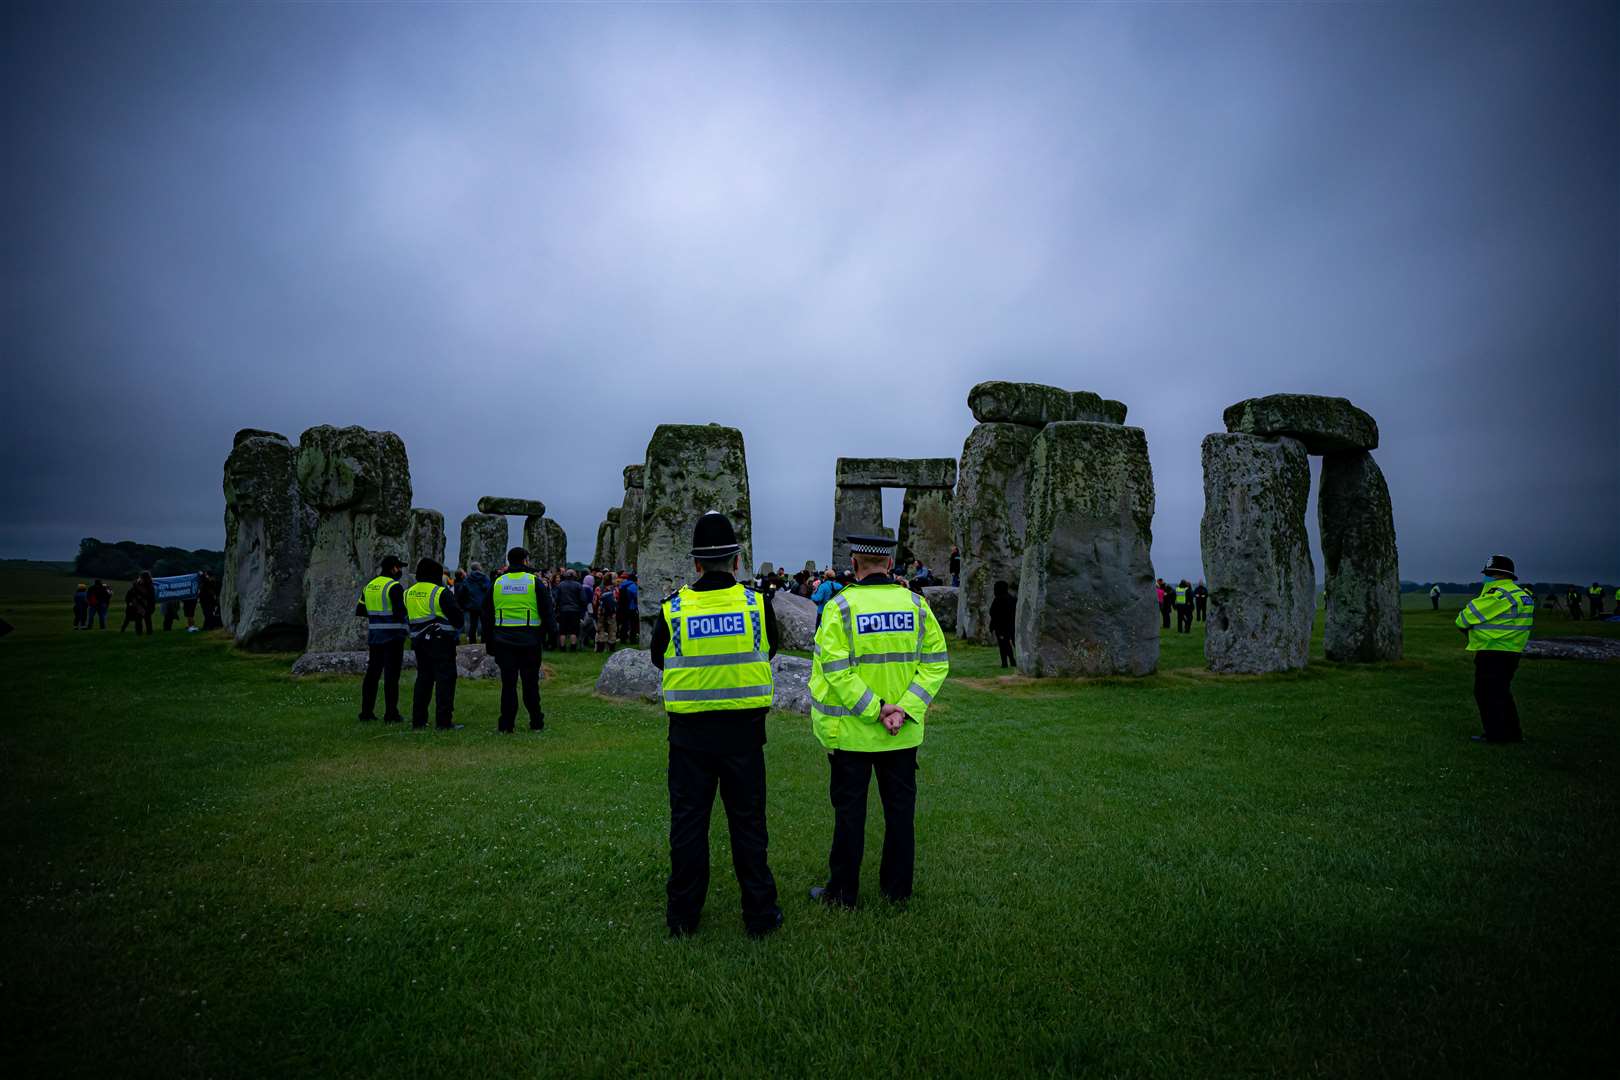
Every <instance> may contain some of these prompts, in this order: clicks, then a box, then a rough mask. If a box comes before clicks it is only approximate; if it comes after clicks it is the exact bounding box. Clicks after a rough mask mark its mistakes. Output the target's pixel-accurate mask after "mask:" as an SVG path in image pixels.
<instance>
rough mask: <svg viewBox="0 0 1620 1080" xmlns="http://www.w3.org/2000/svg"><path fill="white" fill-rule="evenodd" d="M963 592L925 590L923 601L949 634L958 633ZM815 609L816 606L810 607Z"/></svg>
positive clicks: (935, 587) (943, 587) (936, 587)
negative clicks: (958, 610)
mask: <svg viewBox="0 0 1620 1080" xmlns="http://www.w3.org/2000/svg"><path fill="white" fill-rule="evenodd" d="M961 591H962V590H960V589H957V588H953V587H952V586H950V585H929V586H926V587H924V589H923V599H924V600H927V601H928V606H929V607H930V608H932V609H933V611H934V618H936V619H938V620H939V628H940V629H941V630H943V631H945V633H947V634H954V633H956V611H957V604H958V602H959V600H960V595H959V594H960V593H961ZM810 606H811V607H815V605H814V604H811V605H810Z"/></svg>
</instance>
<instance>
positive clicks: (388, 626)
mask: <svg viewBox="0 0 1620 1080" xmlns="http://www.w3.org/2000/svg"><path fill="white" fill-rule="evenodd" d="M366 625H368V626H370V627H371V629H373V630H407V629H409V627H408V626H407V625H406V624H405V623H402V622H374V623H367V624H366Z"/></svg>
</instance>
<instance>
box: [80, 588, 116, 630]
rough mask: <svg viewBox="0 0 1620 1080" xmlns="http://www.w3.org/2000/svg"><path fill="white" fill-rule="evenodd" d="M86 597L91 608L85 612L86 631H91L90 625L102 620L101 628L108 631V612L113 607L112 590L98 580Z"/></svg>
mask: <svg viewBox="0 0 1620 1080" xmlns="http://www.w3.org/2000/svg"><path fill="white" fill-rule="evenodd" d="M86 595H87V596H88V599H89V604H90V606H89V608H88V609H87V610H86V612H85V616H84V628H85V629H86V630H88V629H90V624H91V623H92V622H94V621H95V620H97V619H100V620H101V628H102V629H103V630H105V629H107V611H108V609H110V608H111V607H112V590H111V589H109V588H108V587H107V583H106V582H104V581H102V580H101V579H100V578H96V580H95V581H93V582H92V583H91V584H90V588H89V590H88V592H87V594H86Z"/></svg>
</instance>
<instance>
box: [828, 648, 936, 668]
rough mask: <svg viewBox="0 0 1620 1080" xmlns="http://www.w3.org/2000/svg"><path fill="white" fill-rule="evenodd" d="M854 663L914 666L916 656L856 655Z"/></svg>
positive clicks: (890, 654) (902, 653) (896, 653)
mask: <svg viewBox="0 0 1620 1080" xmlns="http://www.w3.org/2000/svg"><path fill="white" fill-rule="evenodd" d="M855 662H856V663H857V664H914V663H916V662H917V654H916V653H909V652H875V653H866V654H864V655H857V656H856V657H855ZM822 670H823V671H825V670H826V668H825V667H823V668H822Z"/></svg>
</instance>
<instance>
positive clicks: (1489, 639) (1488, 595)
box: [1457, 578, 1536, 652]
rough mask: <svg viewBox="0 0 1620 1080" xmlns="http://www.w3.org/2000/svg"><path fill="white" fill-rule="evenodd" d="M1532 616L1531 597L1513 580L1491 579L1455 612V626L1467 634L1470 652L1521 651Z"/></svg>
mask: <svg viewBox="0 0 1620 1080" xmlns="http://www.w3.org/2000/svg"><path fill="white" fill-rule="evenodd" d="M1535 616H1536V598H1535V597H1534V596H1531V595H1530V593H1529V592H1528V591H1526V590H1525V589H1524V588H1522V587H1521V586H1520V585H1519V583H1518V582H1516V581H1508V580H1507V579H1505V578H1492V579H1491V580H1490V581H1488V582H1486V583H1485V588H1484V589H1483V590H1481V591H1480V594H1479V595H1478V596H1476V597H1474V599H1472V600H1470V601H1468V603H1466V604H1464V605H1463V609H1462V610H1461V611H1459V612H1458V613H1457V625H1458V626H1459V627H1460V628H1462V629H1464V630H1467V631H1468V651H1469V652H1480V651H1488V652H1523V651H1524V647H1525V646H1526V645H1528V644H1530V627H1531V626H1532V624H1534V622H1535Z"/></svg>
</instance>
